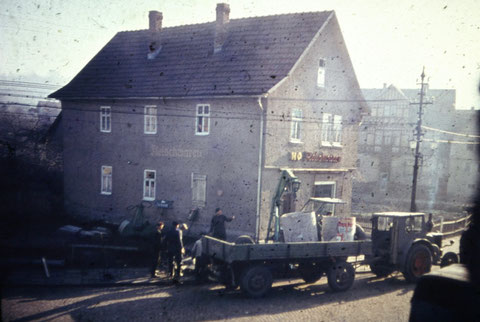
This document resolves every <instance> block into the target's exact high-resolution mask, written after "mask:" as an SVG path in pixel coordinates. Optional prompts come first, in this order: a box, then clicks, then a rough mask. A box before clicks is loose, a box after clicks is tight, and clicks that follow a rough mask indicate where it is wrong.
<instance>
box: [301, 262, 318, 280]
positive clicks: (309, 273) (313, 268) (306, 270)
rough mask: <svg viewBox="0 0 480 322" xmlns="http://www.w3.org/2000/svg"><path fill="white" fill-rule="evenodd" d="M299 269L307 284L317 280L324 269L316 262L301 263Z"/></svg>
mask: <svg viewBox="0 0 480 322" xmlns="http://www.w3.org/2000/svg"><path fill="white" fill-rule="evenodd" d="M298 271H299V273H300V276H301V277H302V279H303V280H304V281H305V283H307V284H313V283H315V282H317V281H318V280H319V279H320V278H322V275H323V270H322V269H321V268H320V266H318V265H316V263H302V264H300V265H299V267H298Z"/></svg>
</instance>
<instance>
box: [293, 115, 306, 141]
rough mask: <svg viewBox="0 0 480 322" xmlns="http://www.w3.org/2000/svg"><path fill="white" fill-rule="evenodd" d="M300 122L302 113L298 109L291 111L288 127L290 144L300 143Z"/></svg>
mask: <svg viewBox="0 0 480 322" xmlns="http://www.w3.org/2000/svg"><path fill="white" fill-rule="evenodd" d="M302 121H303V112H302V110H300V109H294V110H293V111H292V121H291V123H290V124H291V125H290V142H301V141H302Z"/></svg>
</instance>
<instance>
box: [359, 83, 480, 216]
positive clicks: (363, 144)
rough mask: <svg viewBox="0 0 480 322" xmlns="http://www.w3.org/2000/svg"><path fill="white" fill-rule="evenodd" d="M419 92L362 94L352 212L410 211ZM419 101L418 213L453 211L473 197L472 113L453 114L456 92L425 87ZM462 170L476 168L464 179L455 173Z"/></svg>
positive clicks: (370, 91)
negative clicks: (366, 110)
mask: <svg viewBox="0 0 480 322" xmlns="http://www.w3.org/2000/svg"><path fill="white" fill-rule="evenodd" d="M419 92H420V90H419V89H398V88H397V87H395V86H394V85H390V86H388V87H387V86H384V88H383V89H365V90H363V93H364V97H365V100H366V101H367V102H368V104H369V105H370V107H371V115H369V116H368V117H365V118H364V121H363V123H362V126H361V128H360V132H359V155H358V158H359V161H358V165H359V171H358V176H357V177H356V180H355V183H354V190H355V193H354V200H355V201H354V204H355V210H356V211H375V210H379V209H382V210H406V211H408V210H409V209H410V202H411V191H412V190H411V189H412V179H413V164H414V160H415V156H414V154H415V151H414V149H415V142H414V140H415V137H414V133H415V128H416V125H417V120H418V107H419V106H418V102H419ZM424 102H425V103H426V104H425V105H424V106H423V110H424V113H423V115H422V124H423V127H422V133H423V136H422V140H421V143H420V153H421V158H420V168H419V176H418V183H417V194H416V203H417V208H418V209H419V210H420V211H434V210H453V211H458V210H461V209H462V207H465V206H467V205H468V204H469V203H470V202H471V197H472V194H473V193H474V190H472V187H473V186H472V185H474V184H475V181H476V174H474V175H473V176H472V173H473V172H472V171H474V172H475V171H476V170H477V167H478V166H477V165H478V161H476V158H475V155H474V153H473V148H474V146H475V144H474V142H473V141H474V140H475V139H474V138H473V137H468V135H467V134H468V133H470V135H472V134H473V133H475V132H476V130H475V121H476V117H475V116H474V115H475V113H474V112H472V111H460V110H456V109H455V90H442V89H428V88H427V90H426V91H425V97H424ZM461 114H468V115H469V116H468V117H459V116H460V115H461ZM459 149H460V150H462V151H463V150H465V151H463V152H460V151H459ZM467 150H468V151H467ZM465 167H468V168H472V167H473V168H475V169H474V170H470V171H468V172H467V173H468V174H467V175H466V176H467V177H468V178H466V177H465V175H463V174H462V171H461V170H460V169H464V168H465ZM473 168H472V169H473ZM460 178H461V179H460Z"/></svg>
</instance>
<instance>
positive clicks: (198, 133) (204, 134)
mask: <svg viewBox="0 0 480 322" xmlns="http://www.w3.org/2000/svg"><path fill="white" fill-rule="evenodd" d="M209 134H210V132H197V133H195V135H197V136H207V135H209Z"/></svg>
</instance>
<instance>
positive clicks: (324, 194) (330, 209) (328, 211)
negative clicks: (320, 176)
mask: <svg viewBox="0 0 480 322" xmlns="http://www.w3.org/2000/svg"><path fill="white" fill-rule="evenodd" d="M314 189H315V190H314V192H313V196H314V197H317V198H335V192H336V191H335V190H336V183H335V181H315V188H314ZM318 211H319V212H318V213H320V214H322V215H325V216H330V215H335V205H334V204H323V205H322V207H321V208H320V209H319V210H318Z"/></svg>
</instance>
